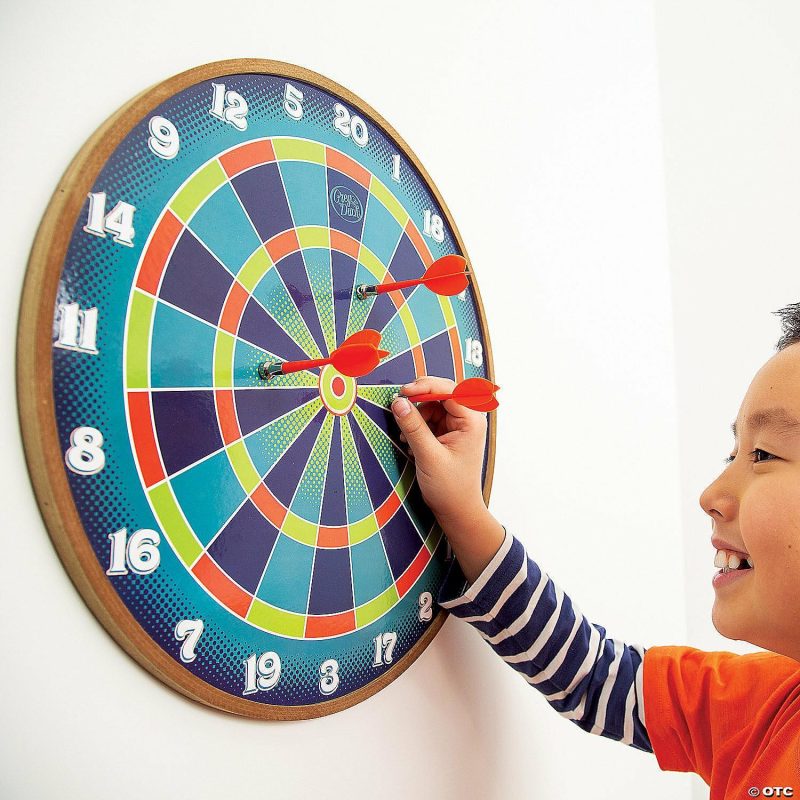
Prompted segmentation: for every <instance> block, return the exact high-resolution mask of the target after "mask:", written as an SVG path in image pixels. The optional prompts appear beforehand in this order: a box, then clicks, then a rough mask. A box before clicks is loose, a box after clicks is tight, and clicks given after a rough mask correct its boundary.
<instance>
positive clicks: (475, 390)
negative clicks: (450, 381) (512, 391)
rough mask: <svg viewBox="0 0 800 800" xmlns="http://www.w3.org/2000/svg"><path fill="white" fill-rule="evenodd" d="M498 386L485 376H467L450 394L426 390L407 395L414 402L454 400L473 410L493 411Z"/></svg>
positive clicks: (496, 405) (497, 404)
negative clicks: (426, 391) (422, 392)
mask: <svg viewBox="0 0 800 800" xmlns="http://www.w3.org/2000/svg"><path fill="white" fill-rule="evenodd" d="M499 388H500V387H499V386H498V385H497V384H495V383H492V382H491V381H487V380H486V379H485V378H467V379H466V380H465V381H461V383H459V384H458V385H457V386H456V387H455V389H453V391H452V392H451V393H450V394H441V393H438V394H437V393H436V392H428V393H426V394H412V395H407V397H408V399H409V400H411V401H412V402H414V403H424V402H427V401H429V400H455V401H456V402H457V403H460V404H461V405H462V406H466V407H467V408H472V409H475V411H494V410H495V409H496V408H497V407H498V406H499V405H500V404H499V403H498V402H497V399H496V398H495V396H494V393H495V392H496V391H498V389H499Z"/></svg>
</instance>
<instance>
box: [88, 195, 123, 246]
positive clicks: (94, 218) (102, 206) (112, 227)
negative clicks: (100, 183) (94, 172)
mask: <svg viewBox="0 0 800 800" xmlns="http://www.w3.org/2000/svg"><path fill="white" fill-rule="evenodd" d="M134 211H136V206H132V205H131V204H130V203H125V202H123V201H122V200H120V201H119V202H118V203H117V204H116V205H115V206H114V208H113V209H112V210H111V211H109V212H108V214H106V193H105V192H89V219H88V220H87V221H86V224H85V225H84V226H83V229H84V230H85V231H86V233H91V234H92V235H93V236H100V237H102V238H105V235H106V232H108V233H110V234H113V236H114V241H115V242H117V244H124V245H125V246H126V247H133V235H134V233H136V231H135V230H134V228H133V212H134Z"/></svg>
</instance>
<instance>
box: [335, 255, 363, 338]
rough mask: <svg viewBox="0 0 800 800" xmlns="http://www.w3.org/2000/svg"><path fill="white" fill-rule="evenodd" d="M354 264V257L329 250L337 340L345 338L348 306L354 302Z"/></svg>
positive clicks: (348, 312)
mask: <svg viewBox="0 0 800 800" xmlns="http://www.w3.org/2000/svg"><path fill="white" fill-rule="evenodd" d="M356 266H357V265H356V262H355V259H353V258H351V257H350V256H348V255H346V254H345V253H340V252H339V251H338V250H332V251H331V270H332V272H333V310H334V318H335V321H336V341H337V342H343V341H344V340H345V337H346V335H347V319H348V315H349V314H350V306H351V304H352V303H353V302H356V301H355V300H354V297H353V293H354V292H355V281H356Z"/></svg>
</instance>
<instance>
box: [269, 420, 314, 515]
mask: <svg viewBox="0 0 800 800" xmlns="http://www.w3.org/2000/svg"><path fill="white" fill-rule="evenodd" d="M327 413H328V412H327V410H326V409H324V408H322V409H320V410H319V412H317V414H316V416H315V417H314V418H313V419H312V420H311V422H309V423H308V425H306V427H305V428H304V429H303V431H302V433H300V435H299V436H298V437H297V438H296V439H295V440H294V442H292V444H291V446H290V447H289V449H288V450H286V452H285V453H284V454H283V455H282V456H281V457H280V459H279V460H278V462H277V463H276V464H275V466H274V467H273V468H272V470H271V471H270V473H269V475H267V477H266V478H264V483H265V484H266V485H267V488H268V489H269V490H270V491H271V492H272V494H274V495H275V497H277V498H278V500H280V501H281V503H283V504H284V505H285V506H286V508H289V507H290V506H291V504H292V499H293V498H294V493H295V491H296V489H297V486H298V484H299V483H300V478H301V477H302V476H303V471H304V470H305V468H306V463H307V462H308V457H309V455H310V454H311V448H313V447H314V443H315V442H316V441H317V435H318V434H319V430H320V428H321V427H322V423H323V422H324V421H325V415H326V414H327Z"/></svg>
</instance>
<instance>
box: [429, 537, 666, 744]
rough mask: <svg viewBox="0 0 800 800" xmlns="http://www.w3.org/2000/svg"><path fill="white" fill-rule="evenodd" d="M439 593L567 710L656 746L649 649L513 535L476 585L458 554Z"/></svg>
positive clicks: (602, 729) (596, 728)
mask: <svg viewBox="0 0 800 800" xmlns="http://www.w3.org/2000/svg"><path fill="white" fill-rule="evenodd" d="M438 599H439V604H440V605H441V606H442V607H443V608H446V609H447V610H448V611H450V613H451V614H453V615H455V616H457V617H460V618H461V619H463V620H464V621H465V622H469V623H470V624H471V625H472V626H473V627H475V628H477V630H478V632H479V633H480V634H481V636H483V638H484V639H486V641H487V642H488V643H489V645H490V646H491V647H492V649H493V650H494V651H495V652H496V653H497V654H498V655H499V656H500V657H501V658H502V659H503V660H504V661H505V662H507V663H508V664H510V665H511V666H512V667H513V668H514V669H515V670H517V671H518V672H520V673H521V674H522V676H523V677H524V678H525V680H526V681H527V682H528V683H530V684H531V685H532V686H535V687H536V688H537V689H538V690H539V691H540V692H542V694H544V696H545V699H546V700H547V702H548V703H550V705H551V706H552V707H553V708H554V709H555V710H556V711H558V713H559V714H561V715H562V716H564V717H566V718H567V719H570V720H572V721H573V722H574V723H575V724H576V725H578V726H579V727H581V728H583V730H585V731H588V732H589V733H594V734H597V735H599V736H605V737H608V738H610V739H615V740H617V741H620V742H622V743H623V744H627V745H630V746H631V747H635V748H637V749H639V750H645V751H647V752H652V751H653V749H652V746H651V744H650V738H649V737H648V735H647V729H646V728H645V720H644V705H643V686H642V680H643V662H644V653H645V649H644V648H643V647H641V646H640V645H631V644H625V643H624V642H621V641H618V640H616V639H612V638H610V637H608V636H606V631H605V629H604V628H602V627H601V626H600V625H595V624H592V623H590V622H589V621H588V620H587V619H586V618H585V617H584V616H583V614H581V612H580V610H579V609H578V607H577V606H576V605H574V604H573V602H572V600H570V598H569V597H568V596H567V595H566V594H564V592H563V591H562V590H561V589H560V588H559V587H558V586H556V584H555V583H553V581H552V580H551V579H550V577H549V576H548V575H547V574H546V573H545V572H543V571H542V570H541V569H540V568H539V566H538V565H537V564H536V563H535V562H534V561H533V560H532V559H530V558H529V557H528V555H527V553H526V552H525V548H524V547H523V546H522V544H521V543H520V542H519V541H518V540H517V539H515V538H514V537H513V536H512V535H511V534H509V533H508V532H506V536H505V539H504V541H503V544H502V546H501V547H500V549H499V550H498V552H497V554H496V555H495V557H494V558H493V559H492V561H491V562H490V563H489V565H488V566H487V567H486V569H485V570H484V571H483V572H482V573H481V575H480V576H479V577H478V578H477V580H476V581H475V582H474V583H473V584H472V585H471V586H467V582H466V580H465V578H464V575H463V573H462V572H461V569H460V567H459V566H458V562H456V561H455V560H454V561H453V563H452V564H451V566H450V569H449V570H448V573H447V576H446V578H445V581H444V584H443V585H442V588H441V590H440V593H439V598H438Z"/></svg>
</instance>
